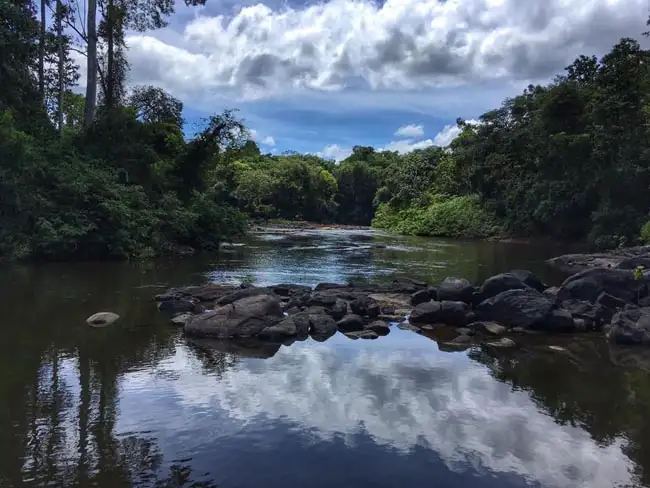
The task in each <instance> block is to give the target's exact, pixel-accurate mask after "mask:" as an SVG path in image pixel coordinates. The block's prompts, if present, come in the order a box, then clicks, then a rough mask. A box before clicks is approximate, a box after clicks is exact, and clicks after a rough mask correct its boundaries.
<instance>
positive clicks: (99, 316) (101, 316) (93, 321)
mask: <svg viewBox="0 0 650 488" xmlns="http://www.w3.org/2000/svg"><path fill="white" fill-rule="evenodd" d="M119 318H120V316H119V315H117V314H116V313H113V312H97V313H94V314H92V315H91V316H90V317H88V318H87V319H86V323H87V324H88V325H90V326H91V327H106V326H107V325H111V324H114V323H115V322H116V321H117V320H118V319H119Z"/></svg>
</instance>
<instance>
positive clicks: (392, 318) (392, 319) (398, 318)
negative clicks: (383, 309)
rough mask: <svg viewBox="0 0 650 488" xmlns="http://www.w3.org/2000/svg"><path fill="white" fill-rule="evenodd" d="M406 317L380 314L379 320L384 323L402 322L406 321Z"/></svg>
mask: <svg viewBox="0 0 650 488" xmlns="http://www.w3.org/2000/svg"><path fill="white" fill-rule="evenodd" d="M405 317H406V315H386V314H383V313H382V314H379V316H378V317H377V318H378V319H379V320H383V321H384V322H401V321H402V320H404V318H405Z"/></svg>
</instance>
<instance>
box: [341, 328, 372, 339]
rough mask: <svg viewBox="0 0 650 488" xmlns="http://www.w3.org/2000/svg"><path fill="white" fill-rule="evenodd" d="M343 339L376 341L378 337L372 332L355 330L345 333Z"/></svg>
mask: <svg viewBox="0 0 650 488" xmlns="http://www.w3.org/2000/svg"><path fill="white" fill-rule="evenodd" d="M345 337H347V338H349V339H377V338H378V337H379V336H378V335H377V333H376V332H374V331H372V330H357V331H353V332H346V333H345Z"/></svg>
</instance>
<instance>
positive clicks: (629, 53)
mask: <svg viewBox="0 0 650 488" xmlns="http://www.w3.org/2000/svg"><path fill="white" fill-rule="evenodd" d="M60 3H61V2H60ZM199 3H201V2H199ZM59 7H61V9H60V11H59V15H58V16H57V18H56V19H55V21H56V22H55V23H57V25H56V26H54V25H45V24H44V23H42V22H40V21H39V20H38V19H37V16H36V12H37V9H36V7H35V5H34V4H33V2H32V1H31V0H24V1H22V2H17V3H16V2H14V3H11V2H10V3H6V2H5V3H3V4H2V5H0V16H1V17H2V18H3V19H6V22H4V23H3V24H2V26H0V39H2V40H3V45H5V46H9V49H10V51H9V55H8V56H7V57H6V60H5V61H6V62H5V63H2V65H1V66H0V161H2V164H1V165H0V198H1V203H2V206H1V209H0V261H9V260H19V259H20V260H82V259H145V258H150V257H154V256H158V255H161V254H169V253H172V254H181V255H185V254H192V253H194V252H200V251H203V250H208V251H209V250H217V249H218V248H219V244H220V243H222V242H232V241H234V240H237V239H239V238H241V237H242V236H243V235H244V234H245V233H246V231H247V230H248V229H249V228H250V225H251V223H253V225H254V223H255V222H259V221H282V222H284V223H285V225H287V223H288V222H292V223H291V224H288V225H289V226H292V225H295V226H300V225H303V226H307V225H312V224H305V223H302V222H303V221H307V222H313V223H314V224H313V225H319V226H320V225H322V226H325V227H321V228H327V226H330V227H333V228H356V227H359V228H361V227H367V226H372V227H373V228H376V229H384V230H387V231H390V232H395V233H400V234H410V235H418V236H436V237H450V238H470V239H471V238H480V239H486V238H491V239H509V238H508V237H507V236H517V238H516V240H521V239H536V238H539V237H543V238H544V239H549V240H553V241H556V242H586V243H588V245H589V246H591V247H592V248H594V249H608V248H619V247H625V246H630V245H635V244H638V243H643V242H650V223H648V221H649V216H648V209H649V208H650V192H649V191H648V188H650V164H649V161H650V123H649V122H650V120H649V119H650V110H648V107H649V106H650V90H649V89H648V87H649V86H650V63H649V62H648V57H649V54H650V51H648V50H644V49H642V48H641V46H640V44H639V43H638V42H637V41H636V40H634V39H631V38H624V39H621V40H620V41H619V42H618V44H616V45H615V46H614V47H613V48H612V49H611V51H610V52H609V53H607V54H606V55H605V56H603V57H602V58H601V59H597V58H596V57H593V56H592V57H589V56H580V57H579V58H577V59H576V60H575V61H574V62H573V63H572V64H571V65H570V66H568V67H567V68H566V69H565V72H564V73H562V74H560V75H558V76H557V77H556V78H555V79H554V80H553V81H552V82H550V83H549V84H547V85H544V86H542V85H537V86H533V85H531V86H529V87H527V88H526V89H525V90H524V91H523V93H522V94H521V95H518V96H516V97H513V98H510V99H506V100H504V101H503V103H502V105H501V106H500V107H498V108H495V109H494V110H490V111H488V112H486V113H484V114H483V115H481V116H480V117H479V118H478V121H476V122H475V121H464V120H461V119H459V120H458V121H457V125H458V132H459V133H458V136H457V137H456V138H455V139H454V140H453V141H452V142H451V144H450V145H449V146H448V147H444V148H442V147H436V146H431V147H427V148H424V149H417V150H414V151H411V152H409V153H406V154H400V153H398V152H394V151H385V150H378V149H375V148H373V147H367V146H355V147H354V148H353V149H352V153H351V154H350V156H349V157H347V158H346V159H344V160H343V161H340V162H335V161H332V160H326V159H323V158H321V157H318V156H316V155H313V154H298V153H295V152H286V153H283V154H281V155H276V154H270V153H266V154H264V153H262V151H260V148H259V147H258V145H257V144H256V143H255V142H254V141H253V140H252V139H251V136H250V132H249V131H248V129H247V127H246V125H245V121H243V120H241V119H240V118H238V116H237V113H236V111H234V110H226V111H224V112H222V113H219V114H215V115H213V116H210V117H208V118H206V119H205V120H204V121H203V125H202V127H201V129H200V130H199V131H198V132H196V134H195V135H193V136H192V137H187V132H186V130H187V129H186V127H185V123H184V120H183V104H182V102H181V101H180V100H178V99H176V98H174V97H173V96H172V95H171V94H169V93H167V92H165V91H164V90H163V89H161V88H158V87H155V86H135V87H128V86H127V84H126V79H127V73H128V69H129V65H128V61H127V59H126V57H125V55H124V52H125V46H124V45H123V38H124V31H123V29H124V28H125V27H124V26H125V25H128V22H129V21H130V20H129V18H128V16H129V15H131V12H130V11H128V9H127V11H125V12H122V13H121V14H120V15H124V16H126V17H125V19H126V21H124V22H122V21H121V20H120V21H118V19H116V18H111V15H112V14H110V13H107V12H103V13H102V16H103V18H102V19H101V25H102V29H99V40H98V44H99V46H100V48H101V49H100V51H99V52H101V53H104V52H108V56H106V57H105V58H104V56H103V54H102V55H101V56H99V57H97V56H96V55H97V52H94V53H93V50H95V51H96V50H97V46H83V48H84V49H86V50H87V51H88V52H87V54H88V59H89V66H90V65H91V64H92V65H94V67H91V68H86V69H87V71H85V72H82V71H81V69H80V68H79V66H76V65H75V63H74V58H73V56H72V55H71V53H72V51H73V50H75V49H77V47H75V46H73V45H72V41H71V39H70V38H68V37H66V36H65V35H64V34H62V33H61V29H60V27H61V25H59V22H63V23H72V22H75V21H76V20H75V19H77V17H78V16H76V13H75V12H73V11H72V9H71V8H68V7H67V6H66V5H65V4H61V5H59ZM57 8H58V7H57ZM154 10H155V7H154ZM171 14H173V12H169V11H165V12H152V16H153V17H152V18H153V19H154V20H155V22H154V21H153V20H152V22H151V25H150V27H151V28H157V27H161V26H162V25H163V24H164V17H165V16H167V15H171ZM119 18H120V19H122V20H124V19H123V17H121V16H120V17H119ZM131 20H133V19H131ZM158 24H160V25H158ZM55 27H57V29H54V28H55ZM91 55H92V56H91ZM44 60H45V61H47V62H46V63H45V61H44ZM91 61H92V63H91ZM44 63H45V64H44ZM97 73H100V80H97ZM81 76H84V77H85V78H86V80H87V83H90V85H88V88H89V89H88V91H87V92H86V96H84V95H81V94H79V93H77V92H76V91H75V90H74V88H75V85H76V84H77V82H78V80H79V78H80V77H81ZM93 84H94V86H93ZM97 87H98V88H99V90H98V93H97V94H95V89H96V88H97ZM293 222H295V224H294V223H293ZM297 222H301V223H297ZM339 226H347V227H339ZM350 226H351V227H350Z"/></svg>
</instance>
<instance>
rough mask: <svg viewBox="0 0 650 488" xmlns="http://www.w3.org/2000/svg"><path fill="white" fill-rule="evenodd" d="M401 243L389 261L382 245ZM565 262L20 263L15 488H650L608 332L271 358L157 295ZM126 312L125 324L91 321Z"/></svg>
mask: <svg viewBox="0 0 650 488" xmlns="http://www.w3.org/2000/svg"><path fill="white" fill-rule="evenodd" d="M377 245H379V246H387V247H386V248H380V249H378V248H377V247H376V246H377ZM557 251H558V250H554V249H550V248H548V247H542V248H535V247H530V246H523V245H505V244H490V243H457V242H456V243H455V242H444V241H437V240H431V239H429V240H427V239H407V238H396V237H386V236H379V235H375V236H373V235H371V234H368V233H363V232H350V231H348V232H343V231H339V232H314V233H303V234H302V235H299V236H293V237H292V238H290V239H287V238H286V236H285V235H282V234H263V235H259V236H257V237H255V238H253V239H251V242H250V243H249V244H248V245H246V246H233V247H229V248H226V249H224V251H223V252H222V253H221V254H220V256H219V257H218V258H217V257H214V258H212V259H207V258H202V259H191V260H184V261H181V262H159V263H147V264H115V263H108V264H88V263H86V264H75V265H70V264H66V265H58V264H57V265H46V266H32V267H15V268H4V269H2V270H1V271H2V272H1V273H0V294H1V296H2V297H3V299H4V300H3V301H4V307H3V310H2V327H3V329H2V332H3V335H2V341H1V342H0V399H1V400H2V402H1V403H0V487H2V488H5V487H6V488H8V487H14V486H15V487H22V486H26V487H31V486H57V487H59V486H61V487H68V486H71V487H72V486H74V487H86V486H100V487H109V488H112V487H122V486H124V487H128V486H147V487H148V486H154V487H178V486H184V487H216V486H218V487H221V488H235V487H262V486H263V487H267V488H268V487H283V488H285V487H294V486H295V487H302V486H305V487H333V486H339V487H348V486H350V487H355V488H365V487H397V486H408V487H420V486H441V487H470V486H471V487H477V488H478V487H494V488H497V487H498V488H502V487H523V486H536V487H537V486H538V487H603V488H605V487H607V488H609V487H613V486H650V374H649V373H647V372H646V370H644V369H638V368H632V367H622V366H621V365H620V364H621V363H625V364H628V363H630V362H634V361H636V360H637V358H636V352H634V351H633V352H626V351H613V350H610V349H609V347H608V346H607V344H605V343H604V342H603V341H601V340H598V339H592V338H589V337H585V338H581V339H575V340H572V341H570V342H569V341H568V340H567V339H565V344H564V345H565V347H566V348H567V352H562V353H560V352H554V351H550V350H549V349H548V347H544V346H543V345H540V344H535V343H531V344H524V345H523V347H522V348H520V349H517V350H514V351H507V352H504V353H502V354H500V355H495V353H494V352H489V351H487V350H482V349H476V350H471V351H469V352H455V353H450V352H444V351H441V350H440V349H439V347H438V345H437V344H436V342H435V341H434V340H431V339H429V338H427V337H424V336H421V335H418V334H415V333H412V332H407V331H402V330H400V329H397V328H396V327H393V330H392V331H391V333H390V335H389V336H387V337H384V338H380V339H378V340H375V341H363V340H359V341H351V340H349V339H347V338H346V337H344V336H342V335H340V334H337V335H336V336H334V337H333V338H332V339H330V340H328V341H327V342H325V343H317V342H314V341H311V340H308V341H305V342H297V343H294V344H293V345H291V346H289V347H286V346H269V347H266V348H263V349H257V350H254V351H251V350H243V351H235V350H233V349H230V350H227V349H224V348H222V349H221V350H214V349H212V350H210V349H205V347H202V346H201V345H197V344H196V343H192V342H190V341H188V340H187V339H185V338H184V337H182V336H181V334H180V333H179V331H178V330H177V329H175V328H173V327H172V326H169V325H168V324H167V323H166V322H165V320H164V318H163V317H162V316H160V315H159V314H158V313H157V311H156V310H155V306H154V304H153V303H152V302H151V301H150V299H151V296H152V295H153V294H154V293H156V292H157V291H158V290H159V288H155V286H164V285H180V284H189V283H204V282H207V281H211V280H212V281H232V282H240V281H252V282H256V283H259V284H268V283H277V282H287V281H290V282H297V283H305V284H315V283H317V282H319V281H335V282H344V281H346V280H348V279H351V278H355V279H359V278H361V279H364V278H368V279H370V278H372V279H390V278H392V277H393V276H411V277H416V278H424V279H428V280H429V281H430V282H435V281H436V280H438V279H440V278H442V277H444V276H446V275H450V274H454V275H460V276H465V277H468V278H470V279H472V280H479V279H482V278H484V277H486V276H487V275H489V274H493V273H496V272H500V271H504V270H506V269H508V268H513V267H525V268H529V269H534V270H536V271H538V272H539V273H541V274H542V275H543V276H544V277H545V278H546V279H547V280H549V281H551V282H553V281H554V280H557V279H559V277H557V276H553V275H551V274H549V273H548V272H547V270H545V269H544V265H543V264H542V261H543V259H544V258H546V257H549V256H550V255H553V254H554V253H556V252H557ZM101 310H111V311H115V312H117V313H119V314H120V315H121V316H122V320H121V321H119V322H118V323H116V324H115V325H113V326H111V327H109V328H105V329H92V328H90V327H88V326H87V325H86V324H85V318H86V317H87V316H88V315H90V314H91V313H94V312H97V311H101Z"/></svg>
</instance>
